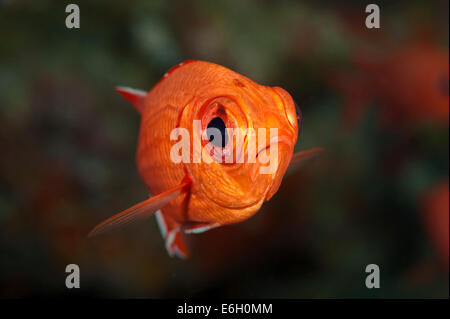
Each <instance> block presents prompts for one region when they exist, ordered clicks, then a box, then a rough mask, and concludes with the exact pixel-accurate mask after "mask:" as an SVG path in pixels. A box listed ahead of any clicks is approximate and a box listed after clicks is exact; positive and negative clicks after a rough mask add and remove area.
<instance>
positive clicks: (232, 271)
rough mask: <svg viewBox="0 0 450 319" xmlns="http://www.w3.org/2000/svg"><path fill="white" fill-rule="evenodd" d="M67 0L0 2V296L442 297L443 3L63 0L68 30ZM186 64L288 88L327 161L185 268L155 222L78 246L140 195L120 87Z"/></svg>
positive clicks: (290, 179)
mask: <svg viewBox="0 0 450 319" xmlns="http://www.w3.org/2000/svg"><path fill="white" fill-rule="evenodd" d="M68 3H69V2H67V3H66V2H65V1H41V0H39V1H13V0H10V1H1V0H0V150H1V153H0V297H12V298H17V297H30V296H52V297H53V296H71V295H77V296H95V297H151V298H163V297H250V298H254V297H255V298H258V297H266V298H269V297H273V298H347V297H352V298H355V297H356V298H361V297H362V298H372V297H385V298H423V297H424V298H431V297H438V298H444V297H445V298H448V297H449V284H448V271H449V266H448V213H449V209H448V176H449V169H448V168H449V167H448V160H449V128H448V108H449V107H448V1H396V2H393V1H378V2H377V4H378V5H380V8H381V29H371V30H369V29H366V28H365V25H364V21H365V17H366V15H367V14H366V13H365V12H364V10H365V5H366V3H364V2H358V1H339V3H338V2H335V1H323V2H322V1H321V2H320V3H317V2H316V1H303V2H295V1H249V0H241V1H225V0H222V1H187V0H186V1H162V0H159V1H89V2H88V1H76V2H75V3H77V4H78V5H79V6H80V11H81V28H80V29H71V30H69V29H67V28H66V27H65V19H66V16H67V13H65V6H66V5H67V4H68ZM186 59H201V60H207V61H211V62H215V63H218V64H221V65H224V66H226V67H229V68H231V69H233V70H235V71H237V72H239V73H242V74H244V75H246V76H248V77H250V78H251V79H253V80H255V81H256V82H258V83H261V84H266V85H272V86H281V87H283V88H284V89H286V90H287V91H288V92H289V93H290V94H291V95H292V96H293V97H294V99H295V100H296V101H297V103H298V104H299V106H300V108H301V109H302V112H303V116H304V119H303V130H302V134H301V136H300V138H299V141H298V144H297V146H296V150H303V149H307V148H310V147H315V146H324V147H325V148H326V149H327V154H326V156H323V157H322V158H320V159H317V160H315V161H314V162H313V163H311V164H309V165H307V166H304V167H303V168H302V170H300V171H298V172H297V173H295V174H292V175H290V176H286V177H285V179H284V180H283V183H282V186H281V188H280V190H279V192H278V194H277V195H276V196H275V197H274V198H273V199H272V200H271V201H270V202H268V203H265V204H264V205H263V208H262V209H261V211H260V212H258V213H257V214H256V215H255V216H254V217H252V218H251V219H249V220H247V221H245V222H243V223H240V224H236V225H231V226H227V227H223V228H220V229H216V230H212V231H210V232H207V233H204V234H201V235H194V236H189V237H188V238H189V245H190V247H191V252H192V256H191V257H190V259H188V260H187V261H183V260H179V259H175V258H174V259H172V258H170V257H169V256H168V255H167V253H166V251H165V248H164V243H163V239H162V238H161V236H160V233H159V230H158V229H157V225H156V222H155V220H154V219H153V218H152V219H151V220H150V221H148V222H145V223H143V224H141V225H133V226H130V227H129V228H125V229H123V230H119V231H116V232H112V233H109V234H105V235H104V236H102V237H99V238H96V239H94V240H89V241H88V240H87V239H86V234H87V233H88V232H89V230H91V229H92V227H93V226H94V225H96V224H97V223H98V222H99V221H101V220H103V219H105V218H106V217H109V216H111V215H112V214H114V213H117V212H119V211H121V210H123V209H125V208H128V207H129V206H131V205H133V204H135V203H137V202H139V201H141V200H143V199H145V198H146V197H147V191H146V188H145V186H144V185H143V183H142V182H141V181H140V178H139V176H138V174H137V171H136V165H135V150H136V142H137V134H138V129H139V116H138V114H137V113H136V112H135V110H134V109H133V108H132V107H131V106H130V105H129V104H128V103H127V102H125V101H124V100H123V99H122V98H121V97H120V96H119V95H117V94H116V93H115V92H114V87H115V86H116V85H126V86H130V87H135V88H140V89H144V90H148V89H150V88H151V87H152V85H153V84H155V83H156V82H157V81H158V79H159V78H160V77H161V76H162V74H164V73H165V72H166V71H167V70H168V69H169V68H170V67H172V66H173V65H176V64H177V63H179V62H181V61H183V60H186ZM445 61H447V62H445ZM414 72H416V73H414ZM430 81H435V82H433V83H436V86H433V85H432V86H431V88H430V87H429V86H427V83H429V82H430ZM442 99H443V101H444V102H442ZM439 101H441V102H439ZM355 105H356V106H355ZM70 263H75V264H78V265H79V266H80V268H81V289H79V290H77V291H74V290H71V291H69V290H67V289H66V287H65V283H64V282H65V276H66V274H65V272H64V270H65V267H66V265H67V264H70ZM371 263H375V264H377V265H379V267H380V269H381V288H380V289H372V290H369V289H367V288H366V287H365V284H364V282H365V276H366V273H365V271H364V270H365V267H366V265H368V264H371Z"/></svg>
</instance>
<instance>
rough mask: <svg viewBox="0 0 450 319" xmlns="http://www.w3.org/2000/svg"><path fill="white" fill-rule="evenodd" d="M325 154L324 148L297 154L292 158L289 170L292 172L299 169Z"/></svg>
mask: <svg viewBox="0 0 450 319" xmlns="http://www.w3.org/2000/svg"><path fill="white" fill-rule="evenodd" d="M323 153H325V149H324V148H323V147H315V148H312V149H310V150H307V151H302V152H297V153H295V154H294V155H293V156H292V159H291V161H290V163H289V167H288V170H289V171H292V170H295V169H297V168H299V167H301V166H302V165H303V164H304V163H306V162H307V161H309V160H311V159H313V158H315V157H317V156H319V155H321V154H323Z"/></svg>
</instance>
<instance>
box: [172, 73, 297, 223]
mask: <svg viewBox="0 0 450 319" xmlns="http://www.w3.org/2000/svg"><path fill="white" fill-rule="evenodd" d="M219 71H220V72H219V73H217V72H216V73H215V76H214V77H212V78H210V79H209V80H207V81H205V82H203V85H202V86H201V87H199V88H198V89H197V91H196V92H195V94H194V95H193V97H192V99H191V100H190V101H189V103H188V104H187V105H186V107H184V109H183V111H182V114H181V115H180V118H181V121H180V126H181V127H184V128H187V129H188V130H189V131H190V133H191V137H192V139H191V148H192V155H191V158H190V161H189V163H187V164H186V168H187V170H188V172H189V174H190V176H191V178H192V181H193V185H194V186H193V187H194V188H193V189H194V191H195V192H201V193H202V194H203V198H206V199H207V200H208V201H212V202H214V203H215V204H217V205H219V206H220V207H222V208H226V209H229V212H230V214H231V215H233V212H236V211H239V210H244V209H245V211H246V212H247V213H246V214H245V216H243V215H242V214H236V216H235V217H234V216H227V220H228V222H236V221H240V220H243V219H245V218H248V217H249V216H251V215H252V214H254V213H256V211H257V210H258V209H259V207H260V206H261V205H262V203H263V202H264V201H266V200H268V199H270V198H271V197H272V196H273V195H274V194H275V193H276V191H277V190H278V188H279V186H280V183H281V180H282V178H283V175H284V173H285V172H286V169H287V167H288V165H289V162H290V160H291V158H292V154H293V150H294V145H295V143H296V141H297V135H298V131H299V123H300V122H301V121H299V118H300V115H299V113H298V112H297V110H296V105H295V103H294V101H293V99H292V98H291V96H290V95H289V94H288V93H287V92H286V91H285V90H283V89H281V88H278V87H268V86H263V85H259V84H257V83H255V82H253V81H252V80H250V79H248V78H246V77H244V76H242V75H239V74H237V73H235V72H233V71H231V70H228V69H225V68H223V67H220V69H219ZM205 75H206V76H208V74H207V73H206V74H203V80H204V77H205Z"/></svg>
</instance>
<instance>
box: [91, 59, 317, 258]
mask: <svg viewBox="0 0 450 319" xmlns="http://www.w3.org/2000/svg"><path fill="white" fill-rule="evenodd" d="M116 91H117V92H118V93H120V94H121V95H122V96H123V97H124V98H125V99H126V100H128V101H129V102H130V103H131V104H133V106H134V107H135V108H136V110H137V111H138V112H139V113H140V115H141V129H140V133H139V138H138V145H137V166H138V171H139V174H140V175H141V177H142V179H143V181H144V183H145V186H146V187H147V189H148V191H149V193H150V194H152V196H151V197H149V198H147V199H144V200H143V201H142V202H140V203H138V204H136V205H134V206H132V207H130V208H128V209H126V210H124V211H122V212H120V213H118V214H116V215H113V216H112V217H110V218H108V219H106V220H105V221H103V222H102V223H100V224H99V225H97V226H96V227H95V228H94V229H93V230H92V231H91V232H90V234H89V236H95V235H99V234H101V233H104V232H106V231H109V230H112V229H114V228H117V227H121V226H124V225H126V224H130V223H133V222H138V221H144V220H146V219H148V218H149V217H150V216H152V215H155V217H156V220H157V223H158V225H159V228H160V231H161V234H162V236H163V239H164V241H165V246H166V249H167V251H168V253H169V255H170V256H174V255H177V256H179V257H181V258H186V257H188V255H189V252H188V247H187V246H186V245H185V243H184V240H183V236H184V235H185V234H192V233H200V232H203V231H207V230H209V229H212V228H216V227H220V226H224V225H228V224H232V223H237V222H241V221H243V220H246V219H248V218H249V217H251V216H253V215H254V214H255V213H256V212H258V210H259V209H260V208H261V206H262V204H263V203H264V202H265V201H268V200H269V199H270V198H272V196H273V195H274V194H275V193H276V192H277V190H278V188H279V186H280V184H281V181H282V179H283V176H284V174H285V172H286V171H287V169H288V168H290V169H293V168H294V167H299V166H302V165H296V164H298V163H302V162H305V161H307V160H309V159H311V158H314V157H316V156H317V155H319V154H321V153H323V152H324V149H323V148H320V147H318V148H313V149H310V150H306V151H302V152H299V153H295V154H294V145H295V144H296V142H297V138H298V132H299V131H300V129H301V127H300V126H301V123H302V119H301V113H300V111H299V110H298V109H297V108H296V104H295V103H294V101H293V99H292V97H291V96H290V95H289V93H287V92H286V91H285V90H283V89H282V88H279V87H269V86H263V85H259V84H257V83H255V82H253V81H252V80H250V79H249V78H247V77H245V76H242V75H240V74H238V73H236V72H234V71H232V70H229V69H227V68H225V67H223V66H220V65H217V64H214V63H209V62H204V61H194V60H190V61H187V62H185V63H181V64H179V65H177V66H176V67H174V68H172V69H171V70H169V71H168V72H167V73H166V75H165V76H164V77H163V78H162V79H161V80H160V81H159V82H158V83H157V84H156V85H155V86H154V87H153V88H152V89H151V90H150V91H149V92H145V91H141V90H136V89H130V88H126V87H118V88H117V89H116Z"/></svg>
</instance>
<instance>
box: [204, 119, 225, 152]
mask: <svg viewBox="0 0 450 319" xmlns="http://www.w3.org/2000/svg"><path fill="white" fill-rule="evenodd" d="M212 129H216V130H219V132H220V136H221V137H222V139H221V140H220V139H218V138H217V139H215V138H214V135H213V132H212V131H213V130H212ZM206 134H207V136H208V140H209V141H210V142H211V143H212V144H213V145H215V146H218V147H225V145H227V143H228V134H227V129H226V127H225V122H224V121H223V120H222V119H221V118H220V117H215V118H213V119H212V120H211V121H210V122H209V123H208V127H207V128H206Z"/></svg>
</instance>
